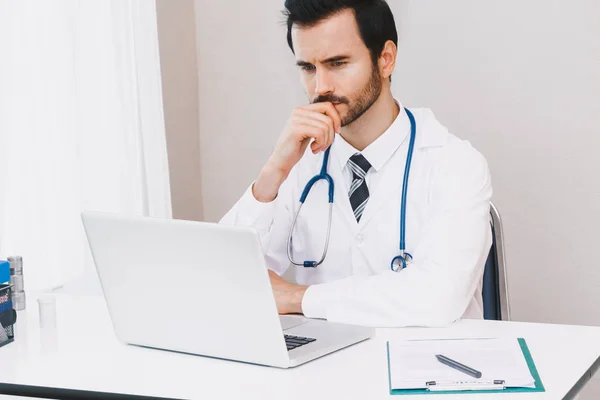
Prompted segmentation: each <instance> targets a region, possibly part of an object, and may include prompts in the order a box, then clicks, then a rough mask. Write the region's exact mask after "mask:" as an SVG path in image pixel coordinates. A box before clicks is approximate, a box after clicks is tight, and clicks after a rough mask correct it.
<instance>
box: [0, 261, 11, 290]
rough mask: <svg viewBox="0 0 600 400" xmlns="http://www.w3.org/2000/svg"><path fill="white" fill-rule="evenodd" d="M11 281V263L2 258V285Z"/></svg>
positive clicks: (0, 265)
mask: <svg viewBox="0 0 600 400" xmlns="http://www.w3.org/2000/svg"><path fill="white" fill-rule="evenodd" d="M8 282H10V263H9V262H8V261H3V260H0V285H2V284H4V283H8Z"/></svg>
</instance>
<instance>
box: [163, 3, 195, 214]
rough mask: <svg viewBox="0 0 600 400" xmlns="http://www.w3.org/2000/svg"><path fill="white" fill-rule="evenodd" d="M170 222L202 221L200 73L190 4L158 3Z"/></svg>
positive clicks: (193, 19)
mask: <svg viewBox="0 0 600 400" xmlns="http://www.w3.org/2000/svg"><path fill="white" fill-rule="evenodd" d="M156 8H157V20H158V40H159V47H160V66H161V74H162V82H163V88H162V89H163V102H164V114H165V129H166V133H167V151H168V154H169V170H170V179H171V198H172V203H173V217H174V218H177V219H188V220H202V218H203V208H202V191H201V176H200V144H199V142H200V136H199V133H198V132H199V131H198V122H199V118H198V112H199V107H198V67H197V63H196V22H195V17H194V1H193V0H157V1H156Z"/></svg>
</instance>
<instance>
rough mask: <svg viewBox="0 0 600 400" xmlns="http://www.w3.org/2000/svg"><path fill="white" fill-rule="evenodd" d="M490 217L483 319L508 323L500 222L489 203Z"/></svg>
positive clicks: (495, 209) (484, 274)
mask: <svg viewBox="0 0 600 400" xmlns="http://www.w3.org/2000/svg"><path fill="white" fill-rule="evenodd" d="M490 216H491V221H490V222H491V225H492V247H491V248H490V253H489V254H488V258H487V260H486V262H485V270H484V273H483V293H482V294H483V318H484V319H493V320H498V321H499V320H504V321H508V320H510V308H509V304H508V287H507V279H506V264H505V258H504V237H503V232H502V220H501V219H500V213H499V212H498V209H497V208H496V207H495V206H494V205H493V204H492V203H490Z"/></svg>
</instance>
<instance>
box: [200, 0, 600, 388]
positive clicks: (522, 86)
mask: <svg viewBox="0 0 600 400" xmlns="http://www.w3.org/2000/svg"><path fill="white" fill-rule="evenodd" d="M390 4H391V7H392V10H393V11H394V14H395V16H396V20H397V24H398V26H399V32H400V43H399V58H398V65H397V69H396V73H395V74H394V81H393V90H394V93H395V95H396V97H397V98H399V99H400V100H401V101H402V102H403V103H404V104H405V105H407V106H427V107H430V108H432V109H433V110H434V112H435V113H436V114H437V116H438V117H439V119H440V120H441V121H443V122H444V123H445V124H446V125H447V126H448V127H449V128H450V129H451V130H452V131H453V132H454V133H456V134H457V135H459V136H460V137H463V138H465V139H468V140H470V141H472V142H473V143H474V145H475V146H476V147H477V148H478V149H479V150H480V151H481V152H482V153H483V154H484V155H485V156H486V157H487V159H488V161H489V164H490V167H491V171H492V174H493V183H494V189H495V194H494V201H495V203H496V204H497V206H498V207H499V209H500V211H501V213H502V215H503V220H504V226H505V236H506V248H507V261H508V271H509V288H510V294H511V296H512V309H513V315H514V319H516V320H526V321H547V322H554V323H573V324H593V325H600V311H599V310H598V308H597V306H596V305H597V304H600V262H599V261H598V257H597V251H596V246H597V243H598V241H599V239H600V234H599V233H598V228H597V227H598V226H600V178H599V177H598V173H599V171H600V157H598V148H600V132H599V129H598V116H599V115H600V96H599V95H598V93H600V25H599V24H597V21H598V16H599V15H600V2H597V1H593V0H587V1H586V0H573V1H566V0H565V1H551V2H549V1H545V0H530V1H526V2H523V1H518V0H509V1H502V2H489V1H486V2H482V1H477V0H455V1H452V2H447V1H444V0H437V1H434V0H423V1H421V0H419V1H409V0H392V1H390ZM282 7H283V1H282V0H261V1H260V2H242V1H240V2H235V6H232V3H231V2H213V1H209V0H196V21H197V33H198V36H197V41H198V43H197V44H198V54H199V64H198V70H199V73H200V75H199V76H200V79H199V88H200V92H199V93H200V98H199V106H200V115H201V120H200V135H201V136H200V137H201V161H202V173H203V175H202V181H203V188H202V190H203V195H204V201H205V202H204V204H205V208H204V210H205V217H206V219H207V220H212V221H215V220H218V219H219V218H220V217H221V216H222V215H223V214H224V213H225V212H226V211H227V210H228V208H229V207H231V206H232V205H233V203H234V202H235V201H236V200H237V198H238V197H239V196H240V195H241V194H242V192H243V191H244V189H245V188H246V187H247V186H248V185H249V184H250V183H251V181H252V180H253V179H254V178H255V177H256V175H257V173H258V172H259V170H260V168H261V166H262V164H263V163H264V161H265V160H266V158H267V156H268V154H269V153H270V151H271V149H272V147H273V145H274V143H275V140H276V138H277V137H278V135H279V131H280V129H281V128H282V126H283V124H284V122H285V120H286V119H287V117H288V115H289V113H290V110H291V109H292V108H293V107H294V106H296V105H298V104H301V103H303V102H305V101H306V100H305V97H304V95H303V93H302V91H301V87H300V83H299V80H298V76H297V74H296V71H295V68H294V67H293V58H292V55H291V53H290V52H289V50H288V49H287V45H286V42H285V30H284V27H283V25H282V23H281V22H282V21H283V19H282V17H281V16H280V14H279V12H280V10H281V8H282ZM598 381H600V378H598V377H596V378H595V380H594V381H593V382H592V383H591V384H590V385H588V388H587V389H586V390H585V392H584V396H583V399H584V400H585V399H595V398H598V397H600V385H599V384H598Z"/></svg>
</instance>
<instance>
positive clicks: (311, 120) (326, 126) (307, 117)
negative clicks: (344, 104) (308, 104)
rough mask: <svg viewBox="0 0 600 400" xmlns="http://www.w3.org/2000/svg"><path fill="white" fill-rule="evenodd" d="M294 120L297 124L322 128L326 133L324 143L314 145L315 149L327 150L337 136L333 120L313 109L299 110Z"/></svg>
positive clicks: (316, 150)
mask: <svg viewBox="0 0 600 400" xmlns="http://www.w3.org/2000/svg"><path fill="white" fill-rule="evenodd" d="M294 122H295V123H296V124H303V125H310V126H313V127H315V128H318V129H320V130H321V131H322V132H323V134H324V140H323V143H322V144H321V142H319V143H317V144H315V145H314V147H312V149H313V151H315V152H318V151H325V150H326V149H327V148H328V147H329V146H331V143H333V139H334V138H335V129H334V127H333V120H332V119H331V118H330V117H328V116H326V115H324V114H320V113H317V112H313V111H306V110H298V113H297V114H296V115H295V116H294Z"/></svg>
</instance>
